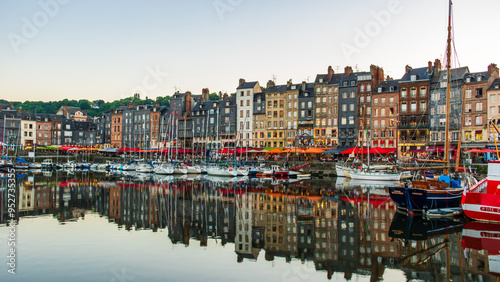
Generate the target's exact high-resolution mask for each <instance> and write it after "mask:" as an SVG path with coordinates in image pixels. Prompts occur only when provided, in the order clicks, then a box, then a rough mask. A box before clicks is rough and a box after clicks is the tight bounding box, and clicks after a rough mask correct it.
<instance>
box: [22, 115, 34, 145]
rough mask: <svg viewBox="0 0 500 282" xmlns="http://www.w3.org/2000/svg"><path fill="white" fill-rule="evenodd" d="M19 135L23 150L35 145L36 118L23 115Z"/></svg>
mask: <svg viewBox="0 0 500 282" xmlns="http://www.w3.org/2000/svg"><path fill="white" fill-rule="evenodd" d="M19 135H20V137H21V146H22V147H23V148H26V147H28V146H33V145H34V144H36V118H35V115H34V114H28V113H26V114H25V113H23V117H22V119H21V128H20V129H19Z"/></svg>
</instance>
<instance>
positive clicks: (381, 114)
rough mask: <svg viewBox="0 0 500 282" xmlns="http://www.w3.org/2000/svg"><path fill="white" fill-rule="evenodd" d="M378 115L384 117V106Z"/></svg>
mask: <svg viewBox="0 0 500 282" xmlns="http://www.w3.org/2000/svg"><path fill="white" fill-rule="evenodd" d="M380 116H381V117H385V108H384V109H381V110H380Z"/></svg>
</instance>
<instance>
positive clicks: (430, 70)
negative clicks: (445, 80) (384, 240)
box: [427, 61, 432, 73]
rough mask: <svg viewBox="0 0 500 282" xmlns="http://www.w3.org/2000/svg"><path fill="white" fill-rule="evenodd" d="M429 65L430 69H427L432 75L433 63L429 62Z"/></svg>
mask: <svg viewBox="0 0 500 282" xmlns="http://www.w3.org/2000/svg"><path fill="white" fill-rule="evenodd" d="M427 65H428V66H429V68H428V69H427V73H432V62H431V61H429V62H428V63H427Z"/></svg>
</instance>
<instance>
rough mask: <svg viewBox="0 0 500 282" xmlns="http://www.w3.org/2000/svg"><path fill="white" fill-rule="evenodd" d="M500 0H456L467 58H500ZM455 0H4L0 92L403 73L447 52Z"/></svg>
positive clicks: (100, 94)
mask: <svg viewBox="0 0 500 282" xmlns="http://www.w3.org/2000/svg"><path fill="white" fill-rule="evenodd" d="M499 11H500V1H496V0H475V1H465V0H456V1H455V3H454V18H455V20H454V23H455V42H456V49H457V53H458V58H459V60H460V65H461V66H469V68H470V70H471V71H473V72H474V71H485V70H486V68H487V66H488V64H490V63H499V64H500V60H499V53H498V46H499V45H500V38H498V37H497V36H496V35H495V34H496V31H497V25H498V20H497V18H498V12H499ZM447 15H448V1H447V0H418V1H417V0H370V1H368V0H356V1H331V0H330V1H326V0H310V1H298V0H288V1H262V0H192V1H168V0H158V1H153V0H143V1H129V0H106V1H102V0H85V1H83V0H38V1H27V0H26V1H19V0H2V1H0V98H1V99H7V100H14V101H25V100H42V101H51V100H60V99H64V98H68V99H77V100H78V99H89V100H96V99H103V100H105V101H111V100H115V99H120V98H124V97H129V96H131V95H132V93H133V92H140V94H141V97H142V98H144V97H145V96H148V97H150V98H155V97H157V96H166V95H172V94H173V92H174V91H175V89H174V87H177V88H178V89H180V90H181V91H182V92H184V91H187V90H189V91H191V92H193V93H195V94H199V93H201V89H202V88H205V87H207V88H209V89H210V91H211V92H215V91H223V92H225V91H226V92H228V93H230V92H234V91H235V88H236V87H237V86H238V79H239V78H240V77H241V78H245V79H246V80H247V81H255V80H258V81H259V82H260V83H261V85H265V83H266V81H268V80H270V79H272V78H273V76H275V77H276V82H277V83H279V84H284V83H286V81H287V80H288V79H292V81H293V82H295V83H299V82H301V81H303V80H310V81H313V80H314V77H315V75H316V74H318V73H326V70H327V67H328V65H332V66H333V68H334V70H337V67H338V70H339V71H340V72H342V71H343V68H344V67H345V66H346V65H351V66H352V67H353V68H354V69H356V67H357V68H358V69H359V70H360V71H368V70H369V66H370V64H375V65H379V66H381V67H383V68H384V70H385V71H386V74H388V75H390V76H392V77H394V78H400V77H401V76H402V75H403V72H404V67H405V65H407V64H408V65H410V66H412V67H424V66H426V65H427V61H429V60H432V61H434V59H435V58H441V59H442V58H443V55H444V53H445V47H446V35H447V34H446V27H447Z"/></svg>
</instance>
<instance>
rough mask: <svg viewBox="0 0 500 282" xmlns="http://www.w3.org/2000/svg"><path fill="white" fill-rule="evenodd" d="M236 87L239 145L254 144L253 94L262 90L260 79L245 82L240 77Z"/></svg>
mask: <svg viewBox="0 0 500 282" xmlns="http://www.w3.org/2000/svg"><path fill="white" fill-rule="evenodd" d="M239 83H240V84H239V86H238V88H236V107H237V112H236V123H237V130H238V142H237V143H238V144H239V146H252V144H253V139H254V138H253V134H252V132H253V122H252V117H253V95H254V94H255V93H260V92H262V89H261V87H260V84H259V82H258V81H254V82H245V80H244V79H240V81H239Z"/></svg>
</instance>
